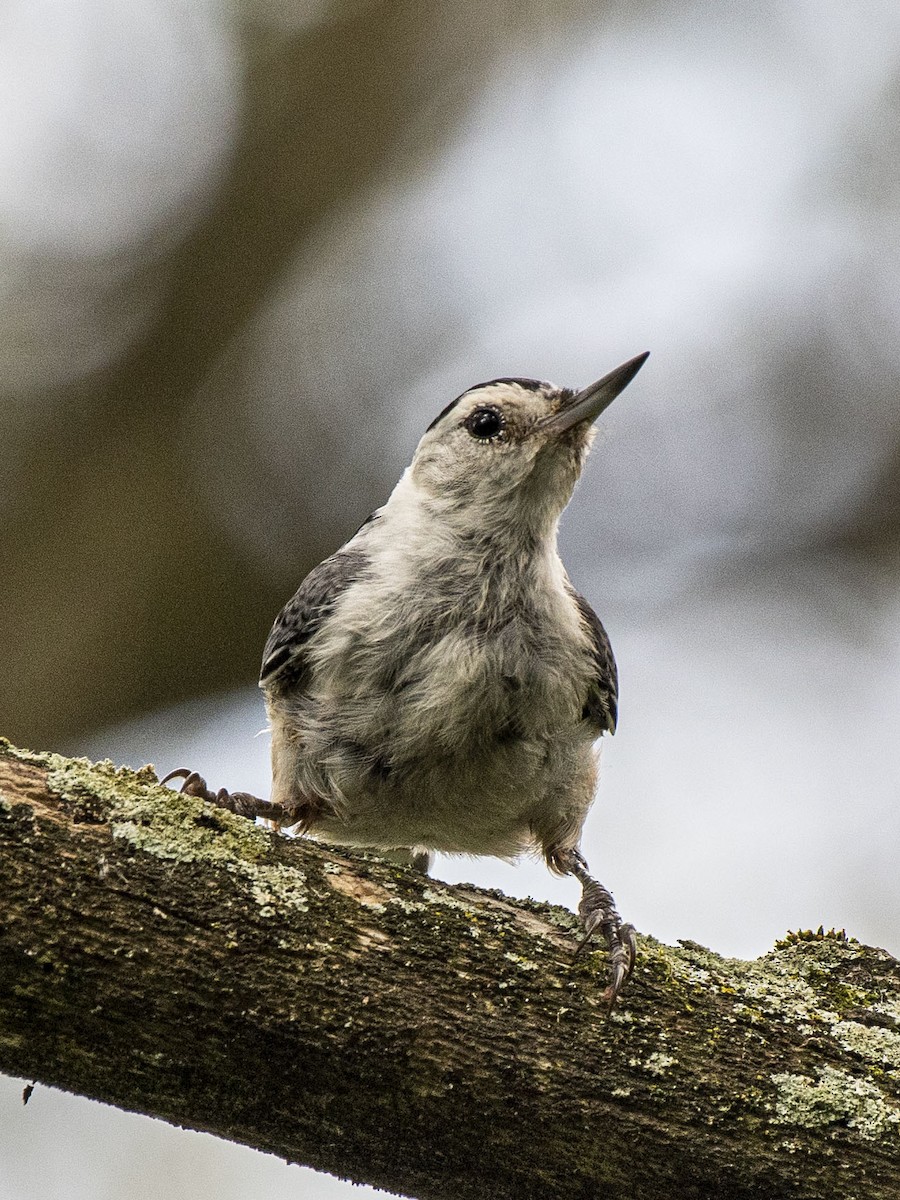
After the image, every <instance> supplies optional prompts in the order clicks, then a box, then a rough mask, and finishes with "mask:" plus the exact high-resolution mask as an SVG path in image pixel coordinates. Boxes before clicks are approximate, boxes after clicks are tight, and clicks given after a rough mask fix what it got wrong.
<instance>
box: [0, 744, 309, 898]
mask: <svg viewBox="0 0 900 1200" xmlns="http://www.w3.org/2000/svg"><path fill="white" fill-rule="evenodd" d="M0 754H4V755H7V756H9V757H13V758H17V759H19V760H20V761H23V762H29V763H31V764H32V765H34V766H41V767H45V768H46V770H47V786H48V788H49V789H50V791H52V792H54V793H55V794H56V795H58V796H59V797H61V799H63V800H64V801H65V802H66V805H67V807H68V808H69V810H70V811H71V812H72V813H73V815H74V816H75V819H76V820H88V821H102V822H103V823H108V824H109V826H110V828H111V830H112V834H113V837H114V838H116V839H119V840H121V841H123V842H125V843H127V844H128V845H130V846H132V847H133V848H134V849H135V850H139V851H141V852H142V853H144V854H151V855H153V856H154V857H156V858H160V859H166V860H168V861H171V862H179V863H191V862H196V863H204V864H206V865H209V866H212V867H216V868H219V869H221V870H225V871H228V872H229V873H230V874H232V875H234V876H236V877H237V878H239V879H241V880H243V881H244V882H245V883H246V884H247V885H248V888H249V891H250V894H251V896H252V897H253V899H254V900H255V901H256V903H257V905H258V906H259V913H260V915H261V916H273V915H275V914H276V913H277V912H278V911H280V910H283V909H285V908H289V909H294V910H300V911H304V910H305V909H306V907H307V887H306V876H305V873H304V872H303V871H302V870H300V869H299V868H298V867H296V866H293V865H286V864H283V863H273V862H266V861H264V860H266V859H268V858H271V856H272V848H273V842H272V836H271V834H270V833H268V832H267V831H266V830H265V829H263V828H262V827H260V826H258V825H255V824H254V823H253V822H252V821H247V820H245V819H244V818H243V817H237V816H234V815H233V814H232V813H229V812H226V811H225V810H224V809H220V808H215V807H214V806H213V805H210V804H208V803H206V802H204V801H202V800H198V799H196V798H195V797H193V796H185V795H182V794H181V793H180V792H174V791H171V790H170V789H168V788H163V787H162V786H161V785H160V783H159V781H158V779H157V777H156V772H155V771H154V770H153V768H152V767H143V768H142V769H141V770H139V771H132V770H130V769H129V768H127V767H118V768H117V767H116V766H114V764H113V763H111V762H108V761H107V762H99V763H92V762H89V761H88V760H87V759H85V758H63V757H62V755H59V754H51V753H42V754H34V753H31V752H30V751H19V750H16V749H15V748H14V747H12V746H10V745H9V743H8V742H2V741H0Z"/></svg>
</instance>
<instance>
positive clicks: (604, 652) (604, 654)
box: [567, 581, 619, 733]
mask: <svg viewBox="0 0 900 1200" xmlns="http://www.w3.org/2000/svg"><path fill="white" fill-rule="evenodd" d="M567 582H568V581H567ZM568 588H569V594H570V595H571V597H572V599H573V600H574V601H575V603H576V604H577V605H578V612H579V614H580V615H581V620H582V622H583V623H584V625H585V628H586V630H587V633H588V636H589V637H590V639H591V650H592V655H591V656H592V658H593V660H594V677H593V679H592V680H591V686H590V688H589V689H588V694H587V700H586V701H585V705H584V717H585V720H588V721H590V722H591V723H592V724H593V725H596V726H597V727H598V728H599V730H600V732H601V733H603V732H608V733H615V732H616V718H617V717H618V701H619V675H618V672H617V671H616V660H615V659H614V658H613V652H612V646H611V645H610V644H609V638H608V637H607V636H606V630H605V629H604V628H603V625H602V623H601V621H600V618H599V617H598V616H597V614H596V613H595V612H594V610H593V609H592V608H591V606H590V605H589V604H588V602H587V600H585V598H584V596H581V595H579V594H578V592H576V591H575V589H574V588H573V587H572V585H571V584H568Z"/></svg>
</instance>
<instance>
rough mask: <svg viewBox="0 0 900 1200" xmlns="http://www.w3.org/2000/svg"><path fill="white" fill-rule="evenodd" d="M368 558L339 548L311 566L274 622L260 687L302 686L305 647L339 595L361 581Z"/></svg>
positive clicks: (357, 552) (305, 672)
mask: <svg viewBox="0 0 900 1200" xmlns="http://www.w3.org/2000/svg"><path fill="white" fill-rule="evenodd" d="M367 563H368V557H367V556H366V555H365V554H364V553H363V552H362V551H361V550H358V549H355V548H354V549H352V550H348V549H346V548H345V549H342V550H338V552H337V553H336V554H332V556H331V557H330V558H326V559H325V561H324V562H321V563H319V565H318V566H317V567H313V569H312V570H311V571H310V573H309V574H308V575H307V576H306V578H305V579H304V580H303V582H302V583H301V584H300V586H299V588H297V591H296V592H295V593H294V595H293V596H292V597H291V599H290V600H288V602H287V604H286V605H285V606H284V608H283V609H282V610H281V612H280V613H279V614H278V616H277V618H276V619H275V624H274V625H273V626H272V632H271V633H270V634H269V640H268V641H267V642H266V648H265V650H264V651H263V661H262V669H261V671H260V674H259V684H260V687H265V688H273V687H274V688H278V689H279V690H284V689H290V690H293V689H294V688H298V687H302V686H303V681H304V678H305V676H306V675H307V673H308V671H309V661H308V654H307V646H308V643H309V640H310V638H311V637H313V635H314V634H315V633H316V631H317V630H318V629H319V628H320V627H321V625H322V622H323V621H324V620H325V618H326V617H327V616H328V614H329V613H330V612H331V610H332V609H333V608H334V606H335V603H336V602H337V600H338V597H339V596H340V595H341V594H342V592H344V591H346V589H347V588H348V587H349V586H350V585H351V584H352V583H354V582H355V581H356V580H357V579H359V578H360V576H361V575H362V573H363V571H364V570H365V568H366V565H367Z"/></svg>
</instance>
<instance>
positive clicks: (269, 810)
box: [160, 767, 308, 828]
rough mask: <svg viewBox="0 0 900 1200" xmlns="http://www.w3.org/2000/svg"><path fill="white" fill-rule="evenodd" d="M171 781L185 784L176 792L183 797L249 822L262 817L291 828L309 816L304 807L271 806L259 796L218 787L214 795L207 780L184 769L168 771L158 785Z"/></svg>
mask: <svg viewBox="0 0 900 1200" xmlns="http://www.w3.org/2000/svg"><path fill="white" fill-rule="evenodd" d="M170 779H182V780H183V781H184V782H183V783H182V785H181V787H180V788H179V789H178V790H179V791H180V792H181V793H182V795H185V796H196V797H197V798H198V799H200V800H208V801H209V803H210V804H215V805H216V806H217V807H218V808H225V809H227V810H228V811H229V812H233V813H236V814H237V815H238V816H239V817H248V818H249V819H250V820H251V821H253V820H255V819H256V818H257V817H264V818H265V819H266V820H267V821H274V822H275V824H276V825H278V826H279V827H282V826H284V827H288V828H289V827H290V826H292V825H299V824H301V823H302V822H303V821H305V819H306V817H307V815H308V814H307V808H306V806H305V805H302V806H301V805H300V804H296V805H295V804H273V803H272V802H271V801H269V800H260V798H259V797H258V796H251V795H250V793H249V792H229V791H226V789H225V788H219V790H218V791H217V792H214V791H213V790H212V789H211V788H209V787H207V786H206V780H205V779H204V778H203V776H202V775H199V774H198V773H197V772H196V771H189V770H188V769H187V767H178V768H177V769H176V770H174V771H170V772H169V773H168V775H167V776H166V777H165V779H161V780H160V783H168V782H169V780H170Z"/></svg>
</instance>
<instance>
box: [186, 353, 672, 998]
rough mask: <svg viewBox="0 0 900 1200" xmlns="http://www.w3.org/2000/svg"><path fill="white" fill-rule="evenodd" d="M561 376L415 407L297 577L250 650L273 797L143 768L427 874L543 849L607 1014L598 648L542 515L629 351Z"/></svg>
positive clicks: (608, 717)
mask: <svg viewBox="0 0 900 1200" xmlns="http://www.w3.org/2000/svg"><path fill="white" fill-rule="evenodd" d="M648 353H649V352H647V353H644V354H639V355H638V356H637V357H635V358H632V359H630V360H629V361H628V362H625V363H623V364H622V366H620V367H617V368H616V369H615V370H613V371H611V372H609V374H607V375H604V376H603V378H602V379H599V380H598V381H597V382H596V383H592V384H591V385H590V386H589V387H586V388H583V389H581V390H575V389H572V388H565V387H557V386H556V385H554V384H551V383H547V382H544V381H541V380H535V379H526V378H516V377H504V378H499V379H493V380H490V381H489V382H486V383H479V384H476V385H475V386H474V387H470V388H468V389H467V390H466V391H464V392H463V393H462V394H461V395H459V396H457V397H456V398H455V399H454V400H453V401H452V402H451V403H450V404H448V405H447V406H446V407H445V408H444V409H443V411H442V412H440V413H439V415H438V416H437V417H436V418H435V419H434V420H433V421H432V422H431V424H430V425H429V426H428V428H427V430H426V431H425V433H424V434H423V436H422V438H421V440H420V441H419V443H418V446H417V447H416V450H415V453H414V454H413V458H412V461H411V463H410V465H409V466H408V467H407V469H406V470H405V471H404V472H403V475H402V476H401V478H400V480H399V482H398V483H397V485H396V487H395V488H394V490H393V491H392V493H391V495H390V497H389V498H388V500H387V502H386V503H385V504H384V505H383V506H382V507H381V508H379V509H377V510H376V511H375V512H374V513H372V514H371V516H369V517H368V518H367V519H366V520H365V521H364V522H363V524H362V525H361V526H360V528H359V529H358V530H357V532H356V533H355V534H354V535H353V536H352V537H351V538H350V540H349V541H348V542H347V543H346V544H345V545H343V546H341V548H340V549H339V550H337V551H336V552H335V553H334V554H332V555H331V556H330V557H328V558H326V559H325V560H324V561H323V562H321V563H320V564H319V565H318V566H316V567H314V568H313V569H312V570H311V571H310V572H309V574H308V575H307V576H306V577H305V579H304V580H303V582H302V583H301V584H300V587H299V588H298V589H297V591H296V593H295V594H294V595H293V597H292V598H291V599H290V600H289V601H288V602H287V604H286V605H285V606H284V608H283V609H282V610H281V612H280V613H279V615H278V617H277V618H276V620H275V623H274V625H273V626H272V629H271V632H270V634H269V637H268V640H267V642H266V645H265V650H264V652H263V661H262V669H261V672H260V687H261V688H262V689H263V692H264V695H265V701H266V709H267V714H268V720H269V727H270V729H271V736H272V794H271V799H270V800H260V799H259V798H257V797H255V796H250V795H248V794H247V793H243V792H233V793H229V792H228V791H226V790H225V789H224V788H223V789H220V790H219V791H216V792H214V791H212V790H211V789H210V788H208V787H207V784H206V781H205V780H204V779H203V778H202V776H200V775H199V774H198V773H197V772H193V771H188V770H186V769H183V768H179V769H178V770H176V771H172V772H170V773H169V775H167V776H166V778H165V779H164V780H163V782H164V783H165V782H168V781H170V780H172V779H174V778H179V779H181V780H183V783H182V786H181V790H182V791H183V792H185V793H187V794H190V795H195V796H200V797H202V798H203V799H207V800H210V801H212V802H214V803H216V804H219V805H221V806H222V807H225V808H229V809H231V810H232V811H234V812H238V813H240V814H242V815H244V816H247V817H252V818H256V817H267V818H269V819H271V820H274V821H275V822H276V823H277V824H279V825H280V826H283V827H295V828H296V830H297V832H299V833H307V834H311V835H313V836H315V837H318V838H321V839H323V840H325V841H328V842H336V843H339V844H342V845H346V846H350V847H358V848H365V849H367V850H373V851H375V852H376V853H381V854H385V855H386V856H388V857H391V858H392V859H393V860H394V861H404V862H406V863H408V864H410V865H412V866H414V867H416V868H418V869H420V870H423V871H426V872H427V869H428V867H429V866H430V863H431V859H432V856H433V854H434V853H435V852H436V851H443V852H445V853H449V854H463V855H491V856H496V857H498V858H501V859H507V860H515V859H516V858H518V857H519V856H521V855H522V854H524V853H529V852H530V853H536V854H539V855H542V856H543V858H544V860H545V862H546V864H547V866H548V867H549V868H550V870H551V871H552V872H554V873H556V874H561V875H572V876H574V877H575V878H576V879H577V880H578V881H579V883H580V884H581V887H582V895H581V900H580V903H579V906H578V912H579V917H580V919H581V922H582V925H583V930H584V935H583V938H582V940H581V942H580V943H579V945H578V949H577V951H576V952H580V951H581V950H582V949H583V948H584V946H586V945H587V944H588V943H590V942H591V940H592V939H593V938H594V936H595V935H596V934H597V933H598V932H599V934H600V935H601V936H602V937H603V938H604V940H605V943H606V949H607V954H608V959H609V973H610V974H609V984H608V986H607V988H606V991H605V993H604V995H605V998H606V1003H607V1006H608V1008H609V1009H611V1008H612V1007H613V1005H614V1004H615V1003H616V1001H617V999H618V997H619V995H620V993H621V991H622V989H623V987H624V986H625V984H626V983H627V981H628V979H629V977H630V975H631V973H632V971H633V968H634V961H635V954H636V936H635V931H634V928H633V926H632V925H630V924H625V923H623V922H622V919H621V917H620V916H619V914H618V912H617V910H616V907H615V903H614V900H613V897H612V895H611V893H610V892H609V891H608V890H607V888H605V887H604V886H603V885H602V884H601V883H600V882H599V881H598V880H597V879H595V878H594V877H593V876H592V875H591V874H590V873H589V868H588V864H587V862H586V860H585V858H584V856H583V854H582V852H581V849H580V839H581V833H582V828H583V825H584V822H585V818H586V816H587V814H588V810H589V809H590V807H591V805H592V803H593V800H594V793H595V788H596V783H597V769H598V751H597V747H596V744H597V742H598V739H599V738H600V736H601V735H603V734H612V733H614V732H615V728H616V720H617V704H618V677H617V671H616V663H615V659H614V657H613V652H612V648H611V646H610V642H609V638H608V637H607V634H606V631H605V629H604V627H603V625H602V623H601V622H600V620H599V618H598V617H597V616H596V614H595V613H594V611H593V609H592V608H591V607H590V605H589V604H588V602H587V600H585V599H584V597H583V596H582V595H580V594H579V593H578V592H577V591H576V589H575V587H574V586H573V585H572V583H571V581H570V580H569V577H568V575H567V573H566V570H565V568H564V566H563V564H562V560H561V558H560V555H559V552H558V548H557V529H558V525H559V520H560V517H561V515H562V513H563V510H564V509H565V508H566V506H567V504H568V503H569V500H570V498H571V497H572V494H573V491H574V488H575V484H576V483H577V481H578V479H579V476H580V475H581V471H582V468H583V466H584V463H585V460H586V458H587V455H588V452H589V450H590V447H591V443H592V441H593V439H594V434H595V424H594V423H595V421H596V419H597V417H598V416H599V415H600V414H601V413H602V412H603V411H604V410H605V409H606V408H607V406H608V405H609V404H610V403H611V402H612V401H613V400H614V399H615V397H616V396H617V395H619V393H620V392H621V391H622V390H623V389H624V388H625V387H626V386H627V385H628V384H629V383H630V382H631V381H632V379H633V378H634V377H635V375H636V374H637V373H638V371H639V370H640V368H641V367H642V366H643V365H644V363H645V361H646V359H647V357H648Z"/></svg>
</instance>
